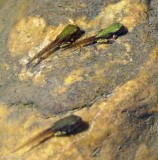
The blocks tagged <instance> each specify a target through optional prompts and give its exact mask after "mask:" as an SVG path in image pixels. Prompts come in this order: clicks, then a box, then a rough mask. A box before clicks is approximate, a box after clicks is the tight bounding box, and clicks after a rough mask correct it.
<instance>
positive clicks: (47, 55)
mask: <svg viewBox="0 0 158 160" xmlns="http://www.w3.org/2000/svg"><path fill="white" fill-rule="evenodd" d="M58 49H59V47H56V48H54V49H53V50H50V51H49V52H47V53H45V54H43V55H42V56H41V57H40V58H39V59H38V61H37V62H36V64H35V65H34V66H33V67H36V66H37V65H38V64H40V63H41V62H42V61H43V60H45V59H47V58H48V57H49V56H50V55H51V54H52V53H54V52H55V51H57V50H58Z"/></svg>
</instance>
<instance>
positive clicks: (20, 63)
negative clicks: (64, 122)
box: [0, 0, 158, 160]
mask: <svg viewBox="0 0 158 160" xmlns="http://www.w3.org/2000/svg"><path fill="white" fill-rule="evenodd" d="M1 3H2V2H1ZM1 6H2V7H1V8H0V12H1V14H0V40H1V46H2V47H1V51H0V55H1V59H0V61H1V64H0V141H1V144H2V145H1V146H0V150H1V153H0V158H1V159H2V160H5V159H15V160H16V159H26V160H36V159H37V160H39V158H40V159H42V160H49V159H51V160H52V159H53V160H67V159H69V160H85V159H86V160H91V159H96V160H103V159H106V160H127V159H129V160H133V159H135V160H142V159H143V160H157V159H158V154H157V152H156V151H157V148H158V145H157V144H158V140H157V132H158V127H157V122H158V116H157V112H158V103H157V102H158V97H157V96H158V44H157V42H158V20H157V15H158V13H157V10H158V7H157V5H156V1H154V0H151V1H150V2H149V1H145V0H144V1H143V0H142V1H139V0H132V1H130V0H122V1H118V0H109V1H106V2H105V1H103V0H99V1H95V0H91V1H89V0H88V1H83V0H79V1H76V0H73V1H71V3H70V1H66V0H62V1H60V0H59V1H56V2H52V1H49V0H48V1H43V0H38V1H36V0H33V1H27V2H26V1H24V0H17V1H15V0H10V1H6V2H3V3H2V4H1ZM6 13H8V14H6ZM4 15H6V16H5V18H4ZM7 19H9V20H10V21H9V20H7ZM114 21H119V22H121V23H122V24H124V25H125V26H126V27H127V28H128V33H127V34H126V35H124V36H122V37H119V38H118V39H117V40H116V41H115V43H113V44H110V45H109V44H108V45H107V44H106V45H105V44H102V45H91V46H88V47H85V48H81V50H65V51H57V52H55V53H53V54H52V56H50V57H49V58H48V59H46V60H45V61H43V62H42V63H41V64H39V65H38V66H36V67H34V68H33V67H30V68H26V65H25V64H26V62H27V61H28V59H29V58H31V57H32V56H33V55H35V54H37V53H38V52H39V51H40V50H41V48H43V47H44V46H45V45H47V44H48V43H50V42H51V41H52V40H53V39H55V37H56V35H58V34H59V33H60V32H61V30H62V29H63V28H64V26H65V25H67V24H68V23H73V24H77V25H79V26H80V27H81V28H82V29H84V30H85V31H86V34H85V36H83V38H84V37H86V36H90V35H94V34H95V33H97V32H98V31H99V30H101V29H102V28H105V27H106V26H108V25H109V24H111V23H113V22H114ZM72 110H73V113H74V114H76V115H79V116H80V117H82V118H83V120H84V121H86V122H88V124H89V128H88V129H87V130H85V131H84V132H81V133H79V134H76V135H73V136H68V137H60V138H56V137H53V138H51V139H49V140H48V141H46V142H45V143H42V144H41V145H39V146H38V147H36V148H33V149H31V146H26V147H24V148H23V149H21V150H19V151H18V152H15V153H12V152H13V150H15V148H17V147H19V146H20V145H21V144H23V143H25V142H26V141H27V140H28V139H30V138H32V137H33V136H34V135H37V134H38V133H40V132H41V131H43V130H44V129H46V128H48V127H50V126H51V125H52V124H53V122H55V121H56V120H57V119H60V118H61V117H64V116H66V115H67V114H70V113H71V112H72ZM59 113H62V114H63V115H62V116H61V115H59V116H56V117H55V116H54V115H56V114H59Z"/></svg>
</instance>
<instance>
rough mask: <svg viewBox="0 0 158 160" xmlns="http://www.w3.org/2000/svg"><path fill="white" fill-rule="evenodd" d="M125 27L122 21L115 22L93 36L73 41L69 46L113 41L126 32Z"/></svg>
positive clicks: (75, 46) (83, 45) (77, 46)
mask: <svg viewBox="0 0 158 160" xmlns="http://www.w3.org/2000/svg"><path fill="white" fill-rule="evenodd" d="M124 32H125V27H124V26H123V24H121V23H118V22H117V23H113V24H111V25H110V26H108V27H107V28H105V29H102V30H101V31H99V32H98V33H97V34H96V35H95V36H91V37H88V38H85V39H83V40H80V41H78V42H75V43H73V44H72V45H70V46H68V47H67V48H81V47H85V46H88V45H91V44H94V43H111V42H112V41H113V40H114V39H116V38H117V37H119V36H120V35H122V34H124Z"/></svg>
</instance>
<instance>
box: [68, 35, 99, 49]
mask: <svg viewBox="0 0 158 160" xmlns="http://www.w3.org/2000/svg"><path fill="white" fill-rule="evenodd" d="M96 42H97V38H96V37H95V36H91V37H88V38H85V39H82V40H80V41H78V42H76V43H73V44H72V45H70V46H68V47H67V48H65V49H78V48H81V47H85V46H88V45H91V44H94V43H96Z"/></svg>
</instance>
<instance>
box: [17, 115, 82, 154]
mask: <svg viewBox="0 0 158 160" xmlns="http://www.w3.org/2000/svg"><path fill="white" fill-rule="evenodd" d="M84 123H85V122H83V121H82V118H81V117H79V116H76V115H69V116H67V117H65V118H62V119H60V120H58V121H56V122H55V123H54V124H53V126H52V127H50V128H48V129H46V130H44V131H43V132H41V133H39V134H38V135H37V136H35V137H34V138H32V139H30V140H28V141H27V142H26V143H24V144H23V145H21V146H20V147H18V148H17V149H16V150H14V152H17V151H19V150H20V149H22V148H23V147H25V146H28V145H33V148H34V147H36V146H38V145H39V144H40V143H42V142H44V141H46V140H48V139H49V138H51V137H53V136H65V135H71V134H75V133H77V132H80V131H81V130H80V129H83V126H84V125H85V124H84Z"/></svg>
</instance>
